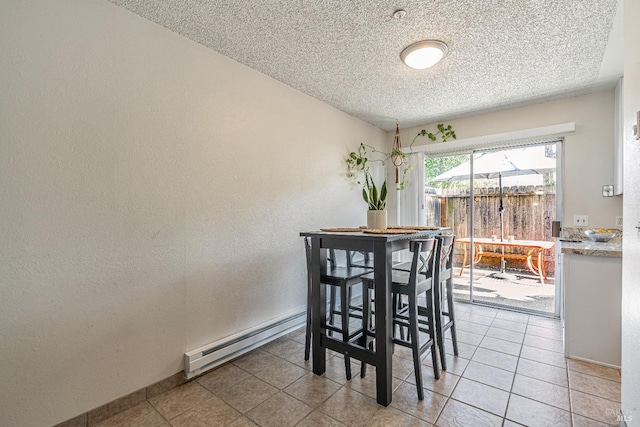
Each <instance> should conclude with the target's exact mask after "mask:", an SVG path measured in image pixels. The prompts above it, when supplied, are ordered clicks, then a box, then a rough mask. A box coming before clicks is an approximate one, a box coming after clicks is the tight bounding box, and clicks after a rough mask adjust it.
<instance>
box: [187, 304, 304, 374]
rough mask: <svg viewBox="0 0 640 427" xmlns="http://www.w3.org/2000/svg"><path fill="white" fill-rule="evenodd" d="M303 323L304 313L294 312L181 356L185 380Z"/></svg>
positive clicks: (302, 310) (302, 311)
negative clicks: (182, 357)
mask: <svg viewBox="0 0 640 427" xmlns="http://www.w3.org/2000/svg"><path fill="white" fill-rule="evenodd" d="M305 321H306V310H305V309H301V310H296V311H295V312H292V313H288V314H285V315H283V316H280V317H277V318H275V319H272V320H270V321H269V322H266V323H263V324H260V325H258V326H255V327H253V328H251V329H247V330H245V331H242V332H239V333H237V334H234V335H231V336H229V337H226V338H223V339H221V340H219V341H216V342H212V343H210V344H207V345H205V346H203V347H200V348H198V349H196V350H192V351H189V352H187V353H185V355H184V371H185V373H186V375H187V378H193V377H195V376H198V375H200V374H202V373H204V372H206V371H208V370H210V369H213V368H215V367H216V366H220V365H222V364H223V363H225V362H228V361H230V360H232V359H235V358H236V357H238V356H241V355H243V354H244V353H247V352H249V351H251V350H253V349H254V348H257V347H259V346H261V345H263V344H266V343H268V342H269V341H273V340H275V339H276V338H279V337H281V336H283V335H286V334H288V333H289V332H292V331H294V330H296V329H298V328H299V327H300V326H302V325H304V324H305Z"/></svg>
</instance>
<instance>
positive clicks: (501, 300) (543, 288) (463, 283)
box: [453, 266, 555, 315]
mask: <svg viewBox="0 0 640 427" xmlns="http://www.w3.org/2000/svg"><path fill="white" fill-rule="evenodd" d="M458 272H459V268H458V269H456V274H455V275H454V278H453V288H454V290H453V292H454V294H455V298H456V299H458V300H461V301H469V269H465V270H464V272H463V273H462V275H461V276H459V275H458ZM473 273H474V281H473V298H474V301H475V302H481V303H482V302H484V303H490V304H500V305H502V306H507V307H514V308H518V309H526V310H533V311H536V312H542V313H546V314H549V315H551V314H553V313H554V312H555V279H554V278H553V277H548V278H547V279H546V280H545V284H544V285H541V284H540V281H539V279H538V277H537V276H534V275H532V274H526V273H522V272H510V271H507V274H506V277H507V278H506V279H499V278H496V277H494V276H493V275H494V274H495V273H497V270H495V269H487V268H482V267H478V266H475V267H474V271H473Z"/></svg>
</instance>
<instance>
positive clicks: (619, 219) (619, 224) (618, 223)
mask: <svg viewBox="0 0 640 427" xmlns="http://www.w3.org/2000/svg"><path fill="white" fill-rule="evenodd" d="M616 227H622V215H616Z"/></svg>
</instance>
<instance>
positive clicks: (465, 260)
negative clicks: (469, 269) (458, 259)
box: [458, 245, 468, 276]
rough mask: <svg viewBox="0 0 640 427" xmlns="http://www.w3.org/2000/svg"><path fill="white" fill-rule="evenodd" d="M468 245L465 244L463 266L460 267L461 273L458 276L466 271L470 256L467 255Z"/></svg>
mask: <svg viewBox="0 0 640 427" xmlns="http://www.w3.org/2000/svg"><path fill="white" fill-rule="evenodd" d="M467 246H468V245H464V258H463V259H462V266H461V267H460V273H459V274H458V276H462V272H463V271H464V266H465V265H467V258H468V256H467V252H468V249H467Z"/></svg>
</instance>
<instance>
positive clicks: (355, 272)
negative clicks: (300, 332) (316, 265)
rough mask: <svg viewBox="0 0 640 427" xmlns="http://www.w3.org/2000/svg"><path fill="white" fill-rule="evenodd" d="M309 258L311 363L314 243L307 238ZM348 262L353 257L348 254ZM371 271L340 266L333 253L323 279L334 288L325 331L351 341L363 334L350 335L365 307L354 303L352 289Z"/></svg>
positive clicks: (348, 370) (308, 343) (307, 337)
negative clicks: (337, 323) (352, 324)
mask: <svg viewBox="0 0 640 427" xmlns="http://www.w3.org/2000/svg"><path fill="white" fill-rule="evenodd" d="M304 244H305V253H306V258H307V326H306V328H307V329H306V335H305V347H304V360H309V356H310V349H311V241H310V239H309V238H308V237H305V239H304ZM346 256H347V259H349V257H350V255H349V254H348V253H347V254H346ZM370 272H371V269H370V268H362V267H351V266H349V265H348V266H339V265H338V263H337V261H336V256H335V253H334V252H333V251H330V253H329V258H328V263H327V270H326V271H325V272H323V273H322V274H321V276H320V281H321V282H322V284H323V285H329V286H331V293H330V294H331V296H330V298H329V313H328V319H325V325H324V327H325V329H327V330H328V331H329V333H331V332H338V333H340V334H342V340H343V341H344V342H347V341H349V340H351V339H352V338H354V337H355V336H357V335H359V334H360V333H362V331H361V330H360V329H358V330H357V331H354V332H351V333H349V321H350V319H351V318H357V319H362V306H356V305H355V304H353V302H352V295H353V290H352V288H353V287H354V286H356V285H359V284H361V283H362V279H361V277H362V276H363V275H365V274H367V273H370ZM336 292H340V309H337V308H336V306H337V304H336ZM335 315H339V316H340V323H341V324H340V327H337V326H335V321H334V316H335ZM344 362H345V370H346V375H347V380H350V379H351V361H350V358H349V356H348V355H347V354H345V355H344Z"/></svg>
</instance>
